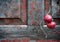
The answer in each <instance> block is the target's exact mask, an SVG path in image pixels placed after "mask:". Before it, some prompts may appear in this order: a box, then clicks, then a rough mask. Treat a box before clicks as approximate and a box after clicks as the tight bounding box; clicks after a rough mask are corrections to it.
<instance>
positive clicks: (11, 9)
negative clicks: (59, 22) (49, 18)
mask: <svg viewBox="0 0 60 42" xmlns="http://www.w3.org/2000/svg"><path fill="white" fill-rule="evenodd" d="M0 1H1V0H0ZM1 2H2V3H3V4H1V5H0V7H1V8H0V12H1V14H0V25H2V26H0V39H1V41H0V42H49V40H40V39H56V40H51V41H50V42H59V41H58V39H60V37H59V36H60V29H59V28H56V29H54V30H50V29H48V28H47V27H46V28H43V29H44V30H45V31H46V32H47V34H48V35H47V38H45V34H44V33H43V32H42V30H41V29H40V26H39V25H40V22H42V21H43V17H44V14H47V13H48V11H49V9H50V8H49V7H50V1H49V0H28V1H27V0H12V1H11V2H10V0H5V1H4V0H3V1H1ZM5 2H6V3H7V6H5V4H6V3H5ZM27 3H28V4H27ZM27 5H28V7H27ZM3 6H4V7H3ZM15 10H16V12H15ZM44 12H45V13H44ZM6 13H7V14H6ZM12 13H13V14H12ZM42 24H43V22H42ZM4 25H7V27H4ZM9 25H14V26H13V27H9ZM17 25H19V26H17ZM21 25H27V26H25V27H24V26H21ZM24 37H28V38H27V39H26V38H25V39H24ZM15 38H16V39H15ZM18 38H19V39H18ZM20 38H21V39H20ZM3 39H5V40H3ZM13 39H14V40H13ZM30 39H31V40H34V41H30ZM37 39H38V40H37Z"/></svg>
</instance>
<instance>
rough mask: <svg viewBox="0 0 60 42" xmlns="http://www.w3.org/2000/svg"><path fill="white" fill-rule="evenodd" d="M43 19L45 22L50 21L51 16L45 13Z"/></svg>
mask: <svg viewBox="0 0 60 42" xmlns="http://www.w3.org/2000/svg"><path fill="white" fill-rule="evenodd" d="M44 21H45V22H46V23H50V22H52V16H51V15H49V14H47V15H45V16H44Z"/></svg>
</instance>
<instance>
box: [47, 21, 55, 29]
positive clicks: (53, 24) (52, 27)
mask: <svg viewBox="0 0 60 42" xmlns="http://www.w3.org/2000/svg"><path fill="white" fill-rule="evenodd" d="M47 27H48V28H50V29H54V28H55V27H56V23H55V22H51V23H48V24H47Z"/></svg>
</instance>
